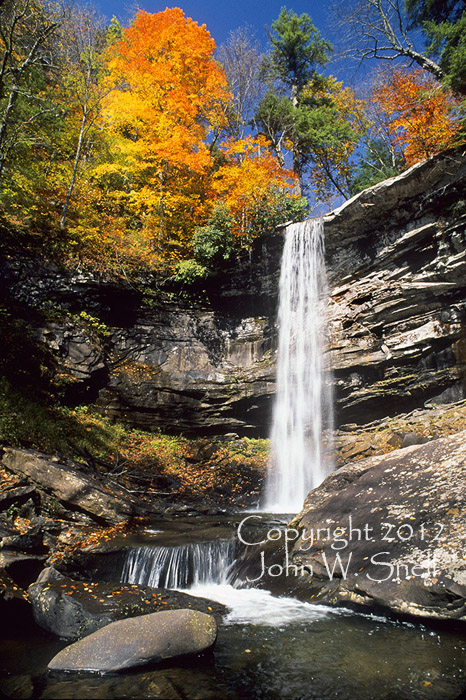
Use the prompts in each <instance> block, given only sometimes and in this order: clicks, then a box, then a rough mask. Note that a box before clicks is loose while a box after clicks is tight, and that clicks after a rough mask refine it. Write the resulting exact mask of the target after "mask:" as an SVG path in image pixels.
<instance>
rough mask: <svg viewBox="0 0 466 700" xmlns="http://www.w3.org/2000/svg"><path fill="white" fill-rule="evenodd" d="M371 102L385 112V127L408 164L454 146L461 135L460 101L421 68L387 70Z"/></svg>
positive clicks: (382, 112) (393, 143)
mask: <svg viewBox="0 0 466 700" xmlns="http://www.w3.org/2000/svg"><path fill="white" fill-rule="evenodd" d="M371 100H372V102H373V103H374V104H375V105H376V107H377V110H378V111H379V112H380V113H381V115H382V120H381V123H382V128H384V129H385V130H386V132H387V133H388V135H389V138H390V140H391V142H392V145H393V146H394V148H395V149H400V150H401V152H402V153H403V154H404V158H405V160H406V163H407V165H412V164H413V163H416V162H417V161H419V160H422V159H424V158H428V157H429V156H431V155H434V154H435V153H439V152H440V151H442V150H444V149H446V148H449V147H450V146H452V145H453V144H454V143H455V142H456V140H457V138H458V135H459V129H460V126H459V123H458V122H457V121H456V120H455V112H456V111H457V109H458V107H459V103H458V102H457V101H456V99H455V98H454V97H453V95H452V94H451V93H450V92H449V91H448V90H447V89H446V88H445V87H443V86H442V85H440V84H439V83H438V81H436V80H435V79H434V78H433V77H432V76H431V75H429V74H427V73H426V72H425V71H423V70H421V69H416V70H408V69H406V68H404V69H401V68H396V69H395V70H393V71H388V70H386V71H384V72H383V73H382V80H381V81H380V84H379V85H378V86H377V87H376V88H375V89H374V90H373V93H372V97H371Z"/></svg>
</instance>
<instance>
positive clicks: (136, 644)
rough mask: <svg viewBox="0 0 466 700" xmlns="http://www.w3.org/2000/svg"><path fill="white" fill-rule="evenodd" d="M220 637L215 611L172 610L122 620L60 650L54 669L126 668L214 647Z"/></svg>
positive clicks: (108, 669)
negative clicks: (212, 613)
mask: <svg viewBox="0 0 466 700" xmlns="http://www.w3.org/2000/svg"><path fill="white" fill-rule="evenodd" d="M216 638H217V625H216V623H215V620H214V618H213V617H212V616H211V615H206V614H204V613H200V612H197V611H194V610H169V611H166V612H165V611H164V612H159V613H152V614H150V615H143V616H141V617H138V618H137V619H129V620H119V621H117V622H112V623H111V624H109V625H107V626H106V627H104V628H102V629H100V630H98V631H97V632H94V633H93V634H91V635H89V636H88V637H85V638H84V639H81V640H80V641H79V642H75V643H74V644H71V645H70V646H68V647H66V648H65V649H63V650H62V651H60V652H59V653H58V654H57V655H56V656H55V657H54V658H53V659H52V660H51V661H50V663H49V665H48V667H49V668H50V669H53V670H66V671H81V670H85V671H122V670H125V669H128V668H132V667H134V666H142V665H144V664H149V663H156V662H159V661H162V660H164V659H172V658H174V657H177V656H184V655H186V654H199V653H201V652H203V651H206V650H207V649H210V648H212V647H213V645H214V644H215V641H216Z"/></svg>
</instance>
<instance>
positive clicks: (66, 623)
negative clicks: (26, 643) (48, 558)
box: [28, 567, 226, 641]
mask: <svg viewBox="0 0 466 700" xmlns="http://www.w3.org/2000/svg"><path fill="white" fill-rule="evenodd" d="M28 593H29V600H30V602H31V604H32V610H33V615H34V620H35V622H36V623H37V624H38V625H39V626H40V627H42V628H43V629H46V630H48V631H49V632H52V633H53V634H56V635H58V636H59V637H62V638H63V639H69V640H71V641H74V640H77V639H80V638H81V637H84V636H86V635H88V634H91V633H93V632H95V631H96V630H98V629H100V628H101V627H104V626H105V625H108V624H109V623H112V622H115V621H116V620H121V619H123V618H128V617H136V616H140V615H147V613H154V612H156V611H167V610H173V609H176V610H177V609H180V608H184V609H192V610H196V611H201V612H204V613H207V614H213V615H215V617H216V618H217V619H221V617H222V616H223V615H224V614H225V612H226V608H225V607H224V606H223V605H221V604H220V603H215V602H214V601H210V600H207V599H206V598H198V597H197V596H190V595H189V594H187V593H181V592H179V591H170V590H165V589H162V588H151V587H149V586H137V585H135V584H124V583H119V584H115V583H105V582H95V583H91V582H89V581H76V580H74V579H71V578H68V577H67V576H64V575H63V574H61V573H60V572H58V571H57V570H56V569H53V568H52V567H50V568H47V569H44V571H43V572H42V573H41V575H40V576H39V578H38V579H37V581H36V582H35V583H33V584H32V585H31V586H29V589H28Z"/></svg>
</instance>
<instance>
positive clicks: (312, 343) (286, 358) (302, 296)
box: [263, 219, 332, 513]
mask: <svg viewBox="0 0 466 700" xmlns="http://www.w3.org/2000/svg"><path fill="white" fill-rule="evenodd" d="M326 302H327V285H326V273H325V260H324V237H323V222H322V220H321V219H309V220H307V221H304V222H301V223H297V224H292V225H291V226H288V227H287V229H286V232H285V245H284V249H283V256H282V264H281V274H280V288H279V310H278V355H277V394H276V399H275V406H274V414H273V424H272V431H271V445H270V449H271V457H270V461H269V471H268V476H267V481H266V489H265V498H264V503H263V509H264V510H266V511H268V512H274V513H296V512H297V511H299V510H300V509H301V507H302V505H303V502H304V499H305V497H306V495H307V493H308V492H309V491H310V490H311V489H312V488H315V487H316V486H318V485H319V484H320V483H321V482H322V481H323V479H324V478H325V476H326V475H327V474H328V473H329V472H330V470H331V464H330V459H329V454H330V445H328V444H327V448H326V449H325V448H324V445H323V435H324V433H325V434H326V435H327V436H330V435H331V432H332V431H331V428H332V396H331V383H330V381H329V378H328V374H329V373H328V371H327V369H328V368H326V366H325V360H324V347H325V344H326V335H327V323H326ZM326 371H327V372H326ZM326 373H327V380H326V379H325V375H326Z"/></svg>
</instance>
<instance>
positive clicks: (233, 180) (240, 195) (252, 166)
mask: <svg viewBox="0 0 466 700" xmlns="http://www.w3.org/2000/svg"><path fill="white" fill-rule="evenodd" d="M222 149H223V151H224V153H225V156H226V163H225V164H224V165H222V166H221V167H220V168H219V169H218V170H217V172H216V173H215V175H214V177H213V183H212V187H213V191H214V193H215V194H216V195H217V197H218V198H219V199H221V201H222V202H224V203H225V204H226V206H227V207H228V208H229V210H230V211H231V212H232V214H233V216H234V217H235V220H236V221H237V222H238V221H239V222H240V224H239V225H238V223H237V224H236V227H235V228H234V233H235V234H236V235H245V234H247V233H248V232H249V231H248V228H249V221H250V217H251V215H252V212H253V210H254V207H255V206H256V205H258V204H259V203H261V202H262V201H263V200H265V199H267V200H270V198H271V195H272V194H273V191H274V190H281V191H283V190H284V189H285V190H288V191H290V190H291V189H292V188H293V187H294V186H295V184H296V176H295V175H294V173H293V172H292V171H290V170H286V169H285V168H282V167H281V166H280V164H279V162H278V160H277V159H276V158H275V156H273V155H272V153H271V151H270V148H269V144H268V142H267V140H266V139H265V138H264V137H263V136H258V137H256V138H252V137H251V136H248V137H247V138H244V139H241V140H238V141H234V140H229V141H226V142H225V143H223V144H222Z"/></svg>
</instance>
